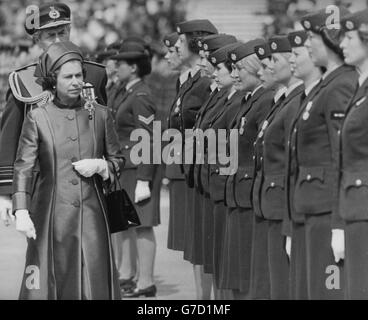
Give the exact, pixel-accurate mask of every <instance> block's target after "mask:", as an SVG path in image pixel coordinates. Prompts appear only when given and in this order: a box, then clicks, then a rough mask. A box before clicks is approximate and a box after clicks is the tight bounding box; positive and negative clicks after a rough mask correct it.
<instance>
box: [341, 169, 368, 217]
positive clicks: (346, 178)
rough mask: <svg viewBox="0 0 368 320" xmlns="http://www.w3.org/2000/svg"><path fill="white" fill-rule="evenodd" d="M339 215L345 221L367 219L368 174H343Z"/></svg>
mask: <svg viewBox="0 0 368 320" xmlns="http://www.w3.org/2000/svg"><path fill="white" fill-rule="evenodd" d="M339 213H340V215H341V217H342V218H344V219H345V220H347V221H357V220H367V219H368V172H344V173H343V176H342V179H341V188H340V203H339Z"/></svg>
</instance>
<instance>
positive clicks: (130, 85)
mask: <svg viewBox="0 0 368 320" xmlns="http://www.w3.org/2000/svg"><path fill="white" fill-rule="evenodd" d="M139 81H141V79H139V78H138V79H134V80H132V81H129V82H128V83H127V85H126V86H125V88H126V89H127V90H129V89H130V88H132V87H133V86H134V85H135V84H136V83H138V82H139Z"/></svg>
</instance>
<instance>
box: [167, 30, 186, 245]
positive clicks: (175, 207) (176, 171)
mask: <svg viewBox="0 0 368 320" xmlns="http://www.w3.org/2000/svg"><path fill="white" fill-rule="evenodd" d="M178 38H179V35H178V34H177V33H176V32H175V33H171V34H168V35H166V36H165V37H164V39H163V41H164V44H165V46H166V47H167V53H166V55H165V59H166V60H167V62H168V65H169V67H170V68H171V70H173V71H176V72H178V73H179V74H178V80H177V87H176V89H177V91H176V95H178V93H179V90H180V87H181V86H182V84H183V82H184V80H182V78H183V76H184V77H185V76H186V75H187V73H186V70H187V69H188V68H187V67H186V66H184V65H183V63H182V60H181V59H180V57H179V55H178V51H177V48H176V47H175V44H176V42H177V41H178ZM168 120H169V119H168ZM168 127H169V128H170V122H169V121H168ZM173 147H174V146H173ZM180 148H181V146H180ZM165 176H166V177H167V178H168V179H169V181H170V182H169V199H170V217H169V229H168V237H167V247H168V248H169V249H172V250H178V251H184V223H185V210H184V206H183V202H182V196H183V193H184V192H185V186H186V184H185V180H184V175H183V173H182V172H181V168H180V164H168V163H167V162H166V168H165Z"/></svg>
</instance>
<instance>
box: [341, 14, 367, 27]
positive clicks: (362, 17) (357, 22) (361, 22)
mask: <svg viewBox="0 0 368 320" xmlns="http://www.w3.org/2000/svg"><path fill="white" fill-rule="evenodd" d="M341 26H342V28H343V30H344V31H353V30H362V31H363V30H364V31H366V32H367V31H368V9H365V10H362V11H357V12H354V13H352V14H350V15H348V16H346V17H344V18H343V19H342V20H341Z"/></svg>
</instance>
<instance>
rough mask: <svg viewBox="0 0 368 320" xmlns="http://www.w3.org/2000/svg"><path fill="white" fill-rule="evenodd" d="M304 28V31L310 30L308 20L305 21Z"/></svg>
mask: <svg viewBox="0 0 368 320" xmlns="http://www.w3.org/2000/svg"><path fill="white" fill-rule="evenodd" d="M304 27H305V28H306V29H310V28H311V27H312V25H311V23H310V21H309V20H305V21H304Z"/></svg>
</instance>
